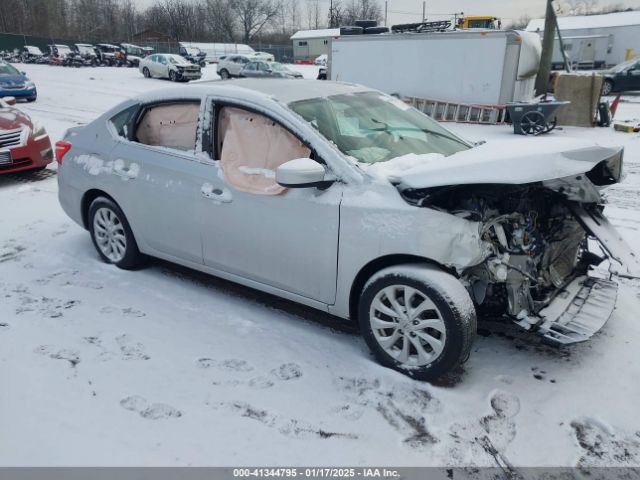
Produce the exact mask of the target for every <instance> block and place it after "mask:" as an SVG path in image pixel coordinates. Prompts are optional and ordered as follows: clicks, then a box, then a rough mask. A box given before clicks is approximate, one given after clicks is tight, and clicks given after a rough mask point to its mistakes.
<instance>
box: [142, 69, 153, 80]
mask: <svg viewBox="0 0 640 480" xmlns="http://www.w3.org/2000/svg"><path fill="white" fill-rule="evenodd" d="M142 75H144V78H151V72H150V71H149V69H148V68H147V67H144V68H143V69H142Z"/></svg>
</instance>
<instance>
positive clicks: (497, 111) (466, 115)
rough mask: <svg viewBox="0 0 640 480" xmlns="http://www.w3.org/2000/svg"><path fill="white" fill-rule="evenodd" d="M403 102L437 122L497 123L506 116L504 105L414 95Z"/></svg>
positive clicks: (503, 120) (502, 120) (502, 121)
mask: <svg viewBox="0 0 640 480" xmlns="http://www.w3.org/2000/svg"><path fill="white" fill-rule="evenodd" d="M405 102H407V103H408V104H410V105H411V106H413V107H415V108H417V109H418V110H420V111H421V112H422V113H425V114H427V115H429V116H430V117H431V118H433V119H434V120H438V121H439V122H458V123H483V124H487V125H497V124H500V123H504V122H505V121H506V116H507V109H506V107H505V106H504V105H476V104H471V103H455V102H442V101H438V100H428V99H425V98H415V97H410V98H406V99H405Z"/></svg>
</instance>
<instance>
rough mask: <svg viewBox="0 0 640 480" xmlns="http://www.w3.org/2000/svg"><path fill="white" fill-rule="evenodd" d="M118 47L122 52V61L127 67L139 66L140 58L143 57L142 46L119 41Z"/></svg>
mask: <svg viewBox="0 0 640 480" xmlns="http://www.w3.org/2000/svg"><path fill="white" fill-rule="evenodd" d="M120 47H121V48H122V52H123V53H124V62H125V64H126V66H127V67H129V68H133V67H139V66H140V60H142V59H143V58H144V57H145V54H144V50H142V47H139V46H138V45H133V44H132V43H121V44H120Z"/></svg>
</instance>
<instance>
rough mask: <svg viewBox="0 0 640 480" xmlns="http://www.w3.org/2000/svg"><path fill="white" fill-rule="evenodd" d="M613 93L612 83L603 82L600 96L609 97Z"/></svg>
mask: <svg viewBox="0 0 640 480" xmlns="http://www.w3.org/2000/svg"><path fill="white" fill-rule="evenodd" d="M611 92H613V82H612V81H611V80H605V81H604V83H603V84H602V95H610V94H611Z"/></svg>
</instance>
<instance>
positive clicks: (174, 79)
mask: <svg viewBox="0 0 640 480" xmlns="http://www.w3.org/2000/svg"><path fill="white" fill-rule="evenodd" d="M169 80H171V81H172V82H177V81H178V76H177V75H176V72H174V71H173V70H171V71H169Z"/></svg>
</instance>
